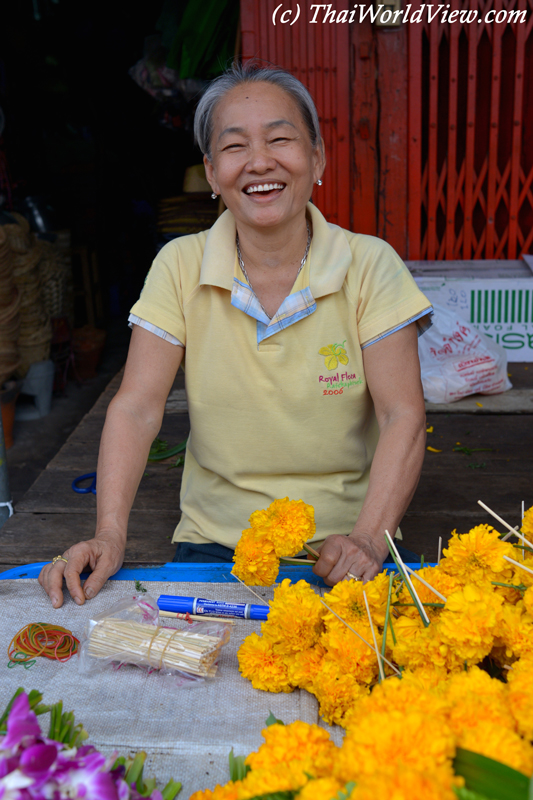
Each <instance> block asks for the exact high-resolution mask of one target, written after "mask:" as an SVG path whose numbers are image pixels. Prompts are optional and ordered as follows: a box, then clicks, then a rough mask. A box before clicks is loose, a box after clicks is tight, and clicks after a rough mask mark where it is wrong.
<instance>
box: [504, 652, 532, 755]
mask: <svg viewBox="0 0 533 800" xmlns="http://www.w3.org/2000/svg"><path fill="white" fill-rule="evenodd" d="M507 683H508V689H507V692H508V694H507V696H508V699H509V708H510V709H511V714H512V715H513V717H514V719H515V721H516V726H517V728H518V732H519V733H520V734H522V736H525V738H526V739H528V740H529V741H531V740H532V739H533V656H532V655H529V656H525V657H524V658H521V659H520V661H516V662H515V663H514V664H513V668H512V669H510V670H508V672H507Z"/></svg>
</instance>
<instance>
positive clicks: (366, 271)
mask: <svg viewBox="0 0 533 800" xmlns="http://www.w3.org/2000/svg"><path fill="white" fill-rule="evenodd" d="M352 248H353V252H354V269H353V270H352V273H353V276H352V278H351V280H350V281H349V291H350V293H352V294H353V297H352V299H353V301H354V302H355V303H356V304H357V320H358V329H359V341H360V342H361V347H362V348H365V347H368V346H369V345H371V344H374V343H375V342H378V341H380V340H381V339H384V338H385V337H386V336H390V334H392V333H395V332H396V331H398V330H401V328H404V327H405V326H406V325H409V324H410V323H411V322H416V324H417V328H418V333H419V336H420V335H421V334H422V333H424V332H425V331H426V330H427V329H428V328H429V327H430V326H431V324H432V323H431V315H432V314H433V307H432V305H431V303H430V302H429V300H428V299H427V297H426V296H425V295H424V294H423V293H422V292H421V291H420V289H419V288H418V286H417V285H416V283H415V280H414V278H413V276H412V275H411V273H410V272H409V270H408V269H407V267H406V266H405V264H404V263H403V261H402V260H401V258H400V257H399V256H398V254H397V253H396V252H395V250H394V249H393V248H392V247H391V246H390V245H389V244H387V243H386V242H384V241H382V240H381V239H377V238H376V237H373V236H357V237H355V241H354V242H353V244H352Z"/></svg>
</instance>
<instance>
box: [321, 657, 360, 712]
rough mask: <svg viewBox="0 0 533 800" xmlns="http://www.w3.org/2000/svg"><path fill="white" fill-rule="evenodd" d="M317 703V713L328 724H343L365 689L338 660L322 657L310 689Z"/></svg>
mask: <svg viewBox="0 0 533 800" xmlns="http://www.w3.org/2000/svg"><path fill="white" fill-rule="evenodd" d="M309 691H310V692H312V693H313V694H314V695H315V697H316V699H317V700H318V703H319V706H320V708H319V713H320V716H321V717H323V718H324V719H325V720H326V722H327V723H329V724H330V725H342V726H344V722H345V718H346V715H347V714H348V713H349V712H350V710H351V709H352V708H354V707H355V706H356V705H357V703H358V702H359V700H360V699H361V698H362V697H364V696H365V694H366V692H367V689H366V688H365V687H364V686H363V685H362V684H360V683H358V682H357V680H356V679H355V678H354V676H353V675H351V674H350V673H346V672H343V671H342V669H341V668H340V667H339V664H338V662H336V661H332V660H328V658H327V657H325V658H324V660H323V662H322V665H321V667H320V669H319V671H318V673H317V676H316V680H315V682H314V684H313V686H312V688H311V689H309Z"/></svg>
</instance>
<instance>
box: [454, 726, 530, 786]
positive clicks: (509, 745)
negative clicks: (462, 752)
mask: <svg viewBox="0 0 533 800" xmlns="http://www.w3.org/2000/svg"><path fill="white" fill-rule="evenodd" d="M457 745H458V747H464V748H465V749H466V750H473V751H474V753H481V755H482V756H487V758H493V759H494V760H495V761H501V762H502V764H507V766H508V767H512V768H513V769H516V770H518V771H519V772H523V773H524V774H525V775H527V776H528V777H529V776H530V775H531V773H532V772H533V747H532V746H531V745H530V743H529V742H526V741H525V740H524V739H522V738H521V737H520V736H519V735H518V734H517V733H515V732H514V731H510V730H509V729H508V728H503V727H502V726H501V725H498V724H496V723H494V722H487V721H486V720H483V721H481V722H480V723H479V724H478V725H476V726H475V727H474V728H465V729H464V730H463V731H462V733H461V734H460V735H459V736H458V737H457Z"/></svg>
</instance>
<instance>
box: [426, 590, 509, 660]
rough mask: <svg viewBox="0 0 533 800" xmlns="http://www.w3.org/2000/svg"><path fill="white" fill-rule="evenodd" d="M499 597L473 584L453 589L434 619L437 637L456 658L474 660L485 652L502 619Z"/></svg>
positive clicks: (481, 656) (492, 640)
mask: <svg viewBox="0 0 533 800" xmlns="http://www.w3.org/2000/svg"><path fill="white" fill-rule="evenodd" d="M502 602H503V601H502V598H501V597H499V596H498V595H496V594H495V593H494V592H492V591H491V590H490V589H488V590H484V589H482V588H480V587H478V586H475V585H473V584H467V585H466V586H465V587H464V589H462V590H460V591H457V592H454V593H453V594H451V595H450V597H449V598H448V602H447V603H446V607H445V608H444V609H443V612H442V614H441V616H440V618H439V621H438V623H437V624H438V629H439V635H440V638H441V641H442V643H443V644H447V645H448V646H449V647H450V648H453V649H454V652H455V655H456V656H457V658H458V659H459V660H462V661H466V662H467V663H468V664H469V665H471V664H477V663H478V662H479V661H481V660H482V659H483V658H485V656H487V655H488V654H489V653H490V651H491V649H492V645H493V642H494V637H495V636H496V634H497V631H498V627H499V625H500V623H501V621H502V617H503V613H502Z"/></svg>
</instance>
